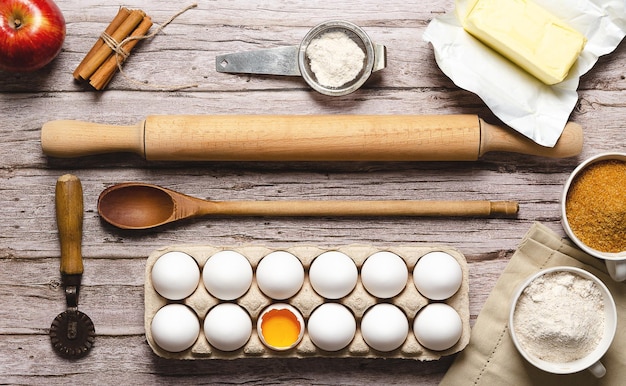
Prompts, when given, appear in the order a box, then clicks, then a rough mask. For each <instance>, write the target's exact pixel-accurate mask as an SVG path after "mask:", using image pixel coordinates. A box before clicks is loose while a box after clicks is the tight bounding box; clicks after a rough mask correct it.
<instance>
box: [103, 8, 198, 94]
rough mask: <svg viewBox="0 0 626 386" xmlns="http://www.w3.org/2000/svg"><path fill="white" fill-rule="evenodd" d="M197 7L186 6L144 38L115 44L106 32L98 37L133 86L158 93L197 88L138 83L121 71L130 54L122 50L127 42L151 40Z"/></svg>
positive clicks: (193, 85) (140, 37) (133, 38)
mask: <svg viewBox="0 0 626 386" xmlns="http://www.w3.org/2000/svg"><path fill="white" fill-rule="evenodd" d="M197 6H198V4H197V3H193V4H191V5H188V6H187V7H185V8H183V9H181V10H180V11H178V12H177V13H176V14H174V15H173V16H172V17H170V18H169V19H168V20H167V21H166V22H164V23H163V24H161V25H160V26H159V27H158V28H157V29H156V30H154V32H152V33H150V34H148V35H144V36H128V37H126V38H125V39H123V40H122V41H121V42H117V41H116V40H115V39H113V37H111V35H109V34H107V33H106V32H103V33H102V34H101V35H100V37H101V38H102V41H103V42H104V43H105V44H106V45H107V46H109V48H111V50H112V51H113V52H115V59H116V62H117V68H118V70H119V71H120V73H121V74H122V75H123V76H124V78H126V79H127V80H128V81H130V82H131V83H134V84H137V85H140V86H149V87H151V88H154V89H157V90H160V91H176V90H182V89H186V88H192V87H198V85H197V84H186V85H177V86H176V85H174V86H168V85H156V84H151V83H147V82H141V81H138V80H136V79H134V78H132V77H130V76H129V75H128V74H126V73H125V72H124V70H123V69H122V63H123V62H124V60H126V59H127V58H128V56H129V55H130V53H129V52H128V51H126V50H125V49H124V45H126V44H127V43H128V42H130V41H133V40H146V39H152V38H153V37H155V36H156V35H157V34H159V33H160V32H161V31H163V29H164V28H165V27H167V26H168V25H169V24H170V23H172V22H173V21H174V19H176V18H177V17H178V16H180V15H182V14H183V13H185V12H187V11H188V10H190V9H192V8H196V7H197Z"/></svg>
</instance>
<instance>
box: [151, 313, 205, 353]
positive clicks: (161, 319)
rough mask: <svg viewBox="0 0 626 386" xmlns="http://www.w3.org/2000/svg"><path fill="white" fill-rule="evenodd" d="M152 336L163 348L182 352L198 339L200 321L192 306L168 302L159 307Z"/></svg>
mask: <svg viewBox="0 0 626 386" xmlns="http://www.w3.org/2000/svg"><path fill="white" fill-rule="evenodd" d="M150 331H151V332H152V338H153V339H154V341H155V343H156V344H157V345H158V346H159V347H161V348H162V349H163V350H166V351H169V352H181V351H185V350H187V349H188V348H189V347H191V346H193V344H194V343H195V342H196V340H197V339H198V335H199V334H200V321H199V320H198V316H197V315H196V313H195V312H194V311H192V310H191V308H189V307H187V306H185V305H183V304H168V305H166V306H164V307H162V308H161V309H159V310H158V311H157V312H156V314H155V315H154V317H153V318H152V323H151V325H150Z"/></svg>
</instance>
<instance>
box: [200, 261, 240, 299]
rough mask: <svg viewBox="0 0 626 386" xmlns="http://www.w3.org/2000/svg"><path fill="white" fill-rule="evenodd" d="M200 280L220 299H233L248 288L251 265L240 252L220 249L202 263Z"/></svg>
mask: <svg viewBox="0 0 626 386" xmlns="http://www.w3.org/2000/svg"><path fill="white" fill-rule="evenodd" d="M202 280H203V282H204V286H205V287H206V289H207V290H208V291H209V293H210V294H211V295H213V296H215V297H216V298H218V299H221V300H234V299H237V298H239V297H241V296H243V295H244V294H245V293H246V292H247V291H248V289H249V288H250V285H251V284H252V266H251V265H250V262H249V261H248V259H246V257H245V256H243V255H242V254H240V253H237V252H235V251H220V252H217V253H216V254H214V255H213V256H211V257H209V259H208V260H207V261H206V263H204V267H203V268H202Z"/></svg>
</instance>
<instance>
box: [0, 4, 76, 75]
mask: <svg viewBox="0 0 626 386" xmlns="http://www.w3.org/2000/svg"><path fill="white" fill-rule="evenodd" d="M64 40H65V19H64V18H63V14H62V13H61V10H60V9H59V7H57V5H56V4H55V3H54V2H53V1H52V0H0V70H4V71H15V72H28V71H35V70H38V69H40V68H41V67H43V66H45V65H46V64H48V63H50V62H51V61H52V59H54V58H55V57H56V56H57V55H58V54H59V52H60V51H61V47H62V46H63V41H64Z"/></svg>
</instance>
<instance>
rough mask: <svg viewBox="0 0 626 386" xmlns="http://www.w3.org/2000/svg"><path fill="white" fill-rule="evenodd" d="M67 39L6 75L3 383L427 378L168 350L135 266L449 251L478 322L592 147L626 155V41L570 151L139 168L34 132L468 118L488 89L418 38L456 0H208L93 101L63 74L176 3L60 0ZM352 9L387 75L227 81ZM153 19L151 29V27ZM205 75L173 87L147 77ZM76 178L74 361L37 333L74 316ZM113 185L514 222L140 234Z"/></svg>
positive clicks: (589, 79) (555, 219)
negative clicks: (70, 262) (267, 120)
mask: <svg viewBox="0 0 626 386" xmlns="http://www.w3.org/2000/svg"><path fill="white" fill-rule="evenodd" d="M58 5H59V6H60V8H61V9H62V11H63V13H64V15H65V18H66V20H67V38H66V41H65V44H64V48H63V51H62V52H61V54H60V55H59V57H58V58H57V59H56V60H55V61H54V62H53V63H52V64H51V65H49V66H48V67H46V68H45V69H43V70H41V71H38V72H35V73H32V74H10V73H0V133H1V136H2V140H0V157H1V158H0V163H1V165H2V167H1V168H0V178H1V181H2V182H1V184H0V190H1V192H2V199H1V202H2V211H1V214H0V216H1V217H0V243H1V244H0V288H1V291H0V293H1V295H0V304H1V305H2V307H0V336H1V337H0V379H2V383H9V384H37V383H39V384H47V385H51V384H68V383H69V382H72V383H74V384H89V383H98V384H115V383H118V384H163V383H177V384H203V383H204V384H209V383H211V384H212V383H233V384H243V383H245V384H268V383H272V384H287V383H289V384H291V383H297V384H354V385H360V384H437V383H438V381H439V380H440V379H441V377H442V376H443V374H444V373H445V371H446V369H447V368H448V367H449V366H450V364H451V362H452V360H453V359H454V358H453V357H447V358H444V359H442V360H439V361H436V362H423V363H422V362H419V361H413V360H383V359H380V360H377V359H358V358H352V359H329V358H317V359H305V360H297V359H246V360H235V361H217V360H203V361H190V362H180V361H169V360H165V359H161V358H159V357H157V356H156V355H154V354H153V353H152V351H151V349H150V348H149V346H148V345H147V343H146V341H145V336H144V321H143V311H144V305H143V284H144V269H145V261H146V257H147V256H148V255H149V254H150V253H151V252H152V251H153V250H155V249H157V248H159V247H162V246H167V245H172V244H194V243H195V244H198V243H204V244H214V245H242V244H264V245H269V246H284V245H295V244H301V243H309V244H314V245H319V246H337V245H345V244H350V243H364V244H373V245H377V246H385V245H401V244H407V243H424V244H446V245H449V246H453V247H456V248H458V249H459V250H460V251H461V252H463V253H464V254H465V256H466V258H467V260H468V262H469V268H470V311H471V322H472V324H473V322H474V320H475V318H476V317H477V315H478V314H479V312H480V310H481V307H482V305H483V304H484V302H485V299H486V298H487V296H488V294H489V292H490V291H491V289H492V288H493V286H494V283H495V282H496V280H497V279H498V277H499V275H500V273H501V272H502V270H503V269H504V267H505V266H506V264H507V261H508V259H509V258H510V256H511V254H512V253H513V251H514V250H515V248H516V246H517V244H518V242H519V241H520V240H521V238H522V236H523V235H524V234H525V233H526V231H527V230H528V229H529V227H530V225H531V223H532V222H534V221H540V222H542V223H544V224H546V225H548V226H549V227H550V228H551V229H553V230H555V231H556V232H559V233H560V234H563V231H562V229H561V225H560V223H559V221H560V216H559V196H560V193H561V187H562V184H563V182H564V181H565V179H566V178H567V176H568V174H569V172H570V171H571V170H573V168H574V167H575V166H576V165H577V164H578V163H579V162H580V161H581V160H582V159H583V158H585V157H587V156H591V155H593V154H596V153H599V152H602V151H609V150H621V151H624V150H625V149H626V140H625V139H624V119H625V118H626V92H625V90H626V73H625V72H624V66H623V63H624V60H626V47H625V46H624V44H621V46H620V47H618V49H617V50H616V51H615V52H614V53H613V54H611V55H610V56H607V57H603V58H601V59H600V61H599V62H598V63H597V65H596V66H595V68H594V69H593V70H592V71H591V72H590V73H589V74H587V75H585V76H584V77H583V79H582V81H581V84H580V88H579V95H580V102H579V104H578V106H577V108H576V109H575V111H574V113H573V114H572V117H571V119H572V120H574V121H576V122H578V123H580V124H581V125H583V127H584V133H585V145H584V149H583V152H582V154H581V155H580V156H579V157H574V158H567V159H549V158H541V157H533V156H524V155H515V154H504V153H499V154H498V153H493V154H488V155H486V156H485V157H483V158H482V159H480V160H479V161H476V162H199V163H189V162H147V161H144V160H142V159H140V158H139V157H137V156H135V155H128V154H122V155H120V154H117V155H102V156H91V157H86V158H81V159H57V158H49V157H46V156H44V155H43V154H42V151H41V147H40V137H39V136H40V128H41V126H42V124H43V123H45V122H46V121H49V120H53V119H83V120H88V121H94V122H102V123H110V124H121V125H130V124H134V123H136V122H138V121H140V120H141V119H143V118H144V117H145V116H146V115H149V114H163V113H168V114H453V113H471V114H479V115H481V116H482V117H484V118H486V119H487V120H488V121H491V122H497V121H496V120H495V119H494V117H493V115H492V114H491V113H490V112H489V110H488V109H487V108H486V107H485V106H484V104H483V103H482V102H481V100H480V99H479V98H478V97H477V96H475V95H473V94H471V93H469V92H466V91H463V90H461V89H459V88H458V87H456V86H455V85H454V84H453V83H452V82H451V81H450V80H449V79H448V78H447V77H446V76H444V75H443V74H442V73H441V72H440V70H439V69H438V67H437V65H436V64H435V61H434V56H433V52H432V48H431V47H430V46H429V45H428V44H427V43H425V42H423V41H422V38H421V37H422V33H423V31H424V29H425V27H426V25H427V24H428V23H429V21H430V20H431V19H432V18H433V17H435V16H437V15H440V14H442V13H444V12H449V11H450V10H451V9H452V7H453V2H452V1H434V0H431V1H421V2H416V3H414V4H409V3H407V2H405V1H394V0H391V1H385V2H380V1H373V0H369V1H354V0H352V1H344V2H323V1H285V0H278V1H249V0H245V1H244V0H237V1H228V2H216V1H201V2H200V3H199V6H198V8H196V9H193V10H191V11H188V12H186V13H185V14H183V15H182V16H180V17H179V18H178V19H176V20H175V21H174V23H172V24H171V25H169V26H168V27H167V28H166V29H165V30H164V31H163V33H161V34H159V35H158V36H156V37H155V38H153V39H151V40H148V41H143V42H140V43H139V45H138V46H137V47H136V49H135V51H134V52H133V54H132V55H131V57H130V59H129V60H128V62H127V64H126V65H125V71H126V73H127V75H128V76H129V77H132V78H133V79H136V80H139V81H140V82H145V83H144V85H143V86H141V85H140V86H138V85H137V84H135V83H132V82H130V81H128V80H127V79H125V78H124V77H123V76H122V75H120V74H118V75H117V76H116V78H115V79H114V80H113V82H112V83H111V84H110V85H109V87H108V88H107V89H106V90H105V91H103V92H97V91H93V90H91V89H90V88H89V87H88V86H85V85H82V84H78V83H76V82H74V81H73V78H72V72H73V70H74V68H75V67H76V66H77V65H78V63H79V62H80V61H81V59H82V58H83V56H84V55H85V54H86V52H87V51H88V50H89V48H90V47H91V46H92V44H93V43H94V42H95V40H96V38H97V37H98V36H99V34H100V33H101V32H102V31H103V30H104V28H105V27H106V25H107V24H108V23H109V21H110V20H111V19H112V18H113V16H114V15H115V14H116V12H117V10H118V7H119V6H120V5H124V6H128V7H130V8H141V9H143V10H145V11H146V13H147V14H148V15H150V16H152V18H153V19H154V21H155V22H156V23H160V22H163V21H165V20H167V19H168V18H169V17H170V16H171V15H173V14H174V13H176V12H177V11H178V10H179V9H180V7H182V6H184V5H186V4H183V3H180V2H172V1H164V0H155V1H141V0H132V1H130V2H128V3H125V4H118V3H116V2H106V1H102V0H86V1H84V0H81V1H78V0H59V1H58ZM337 18H340V19H345V20H349V21H352V22H354V23H356V24H357V25H360V26H361V27H362V28H364V29H365V30H366V32H367V33H368V34H369V35H370V37H371V38H372V39H373V40H374V41H376V42H378V43H381V44H385V45H386V46H387V49H388V67H387V68H386V69H384V70H383V71H381V72H379V73H376V74H375V75H374V76H373V78H372V79H370V81H369V82H368V83H367V84H366V85H365V87H364V88H362V89H361V90H359V91H357V92H355V93H353V94H350V95H349V96H345V97H339V98H331V97H325V96H322V95H320V94H318V93H316V92H314V91H312V90H311V89H310V88H309V87H308V86H307V85H306V84H305V82H304V81H303V80H302V79H301V78H291V77H277V76H247V75H229V74H219V73H217V72H216V71H215V65H214V60H215V59H214V58H215V56H216V55H219V54H222V53H228V52H235V51H243V50H252V49H259V48H268V47H276V46H285V45H292V44H297V43H298V42H299V41H300V39H301V38H302V37H303V36H304V34H305V33H306V32H307V31H308V29H310V28H311V27H312V26H313V25H315V24H317V23H318V22H321V21H325V20H329V19H337ZM153 28H155V27H153ZM187 83H197V84H198V85H199V87H197V88H192V89H186V90H182V91H177V92H165V91H155V90H154V89H153V88H151V86H152V85H178V84H187ZM65 173H73V174H75V175H77V176H78V177H80V179H81V180H82V183H83V189H84V200H85V217H84V236H83V254H84V258H85V261H84V265H85V273H84V276H83V287H82V288H83V289H82V292H81V299H80V309H81V310H82V311H84V312H85V313H86V314H88V315H89V316H90V317H91V318H92V320H93V321H94V323H95V325H96V330H97V338H96V346H95V347H94V349H93V351H92V352H91V353H90V355H89V356H88V357H86V358H85V359H83V360H80V361H76V362H73V361H68V360H63V359H60V358H59V357H57V356H56V355H55V354H54V352H53V351H52V349H51V345H50V338H49V337H48V330H49V327H50V323H51V321H52V319H53V318H54V316H56V315H57V314H58V313H59V312H61V311H62V310H64V309H65V303H64V296H63V292H62V287H61V286H60V275H59V254H60V252H59V241H58V235H57V225H56V220H55V210H54V186H55V182H56V180H57V178H58V177H59V176H61V175H62V174H65ZM122 181H142V182H150V183H155V184H159V185H163V186H166V187H170V188H173V189H176V190H179V191H182V192H185V193H187V194H190V195H193V196H197V197H201V198H211V199H215V200H234V199H241V200H249V199H270V200H288V199H320V200H325V199H354V200H358V199H417V200H419V199H489V200H519V202H520V212H519V215H518V217H517V218H495V219H478V218H466V219H459V218H321V219H320V218H317V219H301V218H204V219H198V220H193V221H187V222H183V223H179V224H176V225H171V226H166V227H163V228H160V229H157V230H151V231H121V230H118V229H116V228H113V227H112V226H110V225H108V224H107V223H105V222H103V221H101V219H100V218H99V216H98V213H97V210H96V200H97V197H98V195H99V194H100V192H101V191H102V190H103V189H104V188H105V187H107V186H110V185H111V184H114V183H118V182H122Z"/></svg>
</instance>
